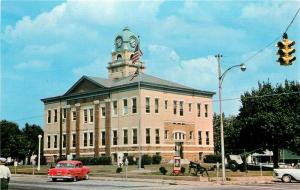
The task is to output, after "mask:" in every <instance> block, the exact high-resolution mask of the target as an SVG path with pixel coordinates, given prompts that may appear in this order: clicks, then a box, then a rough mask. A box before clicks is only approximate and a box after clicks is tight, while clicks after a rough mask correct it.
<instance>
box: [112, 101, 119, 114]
mask: <svg viewBox="0 0 300 190" xmlns="http://www.w3.org/2000/svg"><path fill="white" fill-rule="evenodd" d="M113 115H118V101H113Z"/></svg>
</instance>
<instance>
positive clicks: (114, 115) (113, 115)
mask: <svg viewBox="0 0 300 190" xmlns="http://www.w3.org/2000/svg"><path fill="white" fill-rule="evenodd" d="M114 102H117V113H114ZM111 110H112V111H111V113H112V114H111V116H112V117H118V116H119V101H118V100H117V99H112V100H111Z"/></svg>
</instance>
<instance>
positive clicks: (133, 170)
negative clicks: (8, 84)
mask: <svg viewBox="0 0 300 190" xmlns="http://www.w3.org/2000/svg"><path fill="white" fill-rule="evenodd" d="M161 166H164V167H165V168H166V169H167V170H168V172H167V174H166V175H165V176H164V175H162V174H161V173H160V172H159V167H161ZM203 166H204V167H206V168H209V167H210V166H212V165H211V164H203ZM88 167H90V169H91V173H90V175H91V176H107V177H112V176H120V177H121V176H123V175H124V174H125V167H123V171H122V172H121V173H120V174H116V169H117V166H113V165H93V166H88ZM183 167H185V168H186V170H185V174H183V175H182V174H181V175H180V176H172V171H173V165H172V164H156V165H145V170H144V171H139V169H138V167H137V165H133V166H128V168H127V171H128V176H129V177H130V176H131V177H140V178H147V177H148V178H152V177H157V178H162V177H164V178H165V177H166V178H168V177H167V176H169V177H176V179H177V178H178V177H184V176H187V177H193V175H192V174H189V173H188V165H183ZM49 168H50V166H46V165H41V170H40V171H39V172H37V170H36V167H35V174H40V175H47V171H48V169H49ZM10 170H11V173H13V174H14V173H15V168H14V166H10ZM16 172H17V173H18V174H32V173H33V168H32V166H28V165H27V166H17V168H16ZM192 172H193V171H192ZM192 172H191V173H192ZM208 173H209V176H210V177H216V176H217V172H216V171H209V172H208ZM262 174H263V176H271V175H272V171H263V172H262ZM221 175H222V174H221V170H220V171H219V176H221ZM260 175H261V174H260V171H248V172H232V171H228V170H227V171H226V176H227V177H252V176H260ZM204 177H206V175H204Z"/></svg>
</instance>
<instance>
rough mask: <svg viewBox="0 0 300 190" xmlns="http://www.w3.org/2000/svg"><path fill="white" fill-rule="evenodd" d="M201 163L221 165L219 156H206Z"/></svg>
mask: <svg viewBox="0 0 300 190" xmlns="http://www.w3.org/2000/svg"><path fill="white" fill-rule="evenodd" d="M203 161H204V163H217V162H219V163H221V155H206V156H205V158H204V159H203Z"/></svg>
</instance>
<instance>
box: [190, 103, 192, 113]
mask: <svg viewBox="0 0 300 190" xmlns="http://www.w3.org/2000/svg"><path fill="white" fill-rule="evenodd" d="M191 111H192V103H189V112H191Z"/></svg>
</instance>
